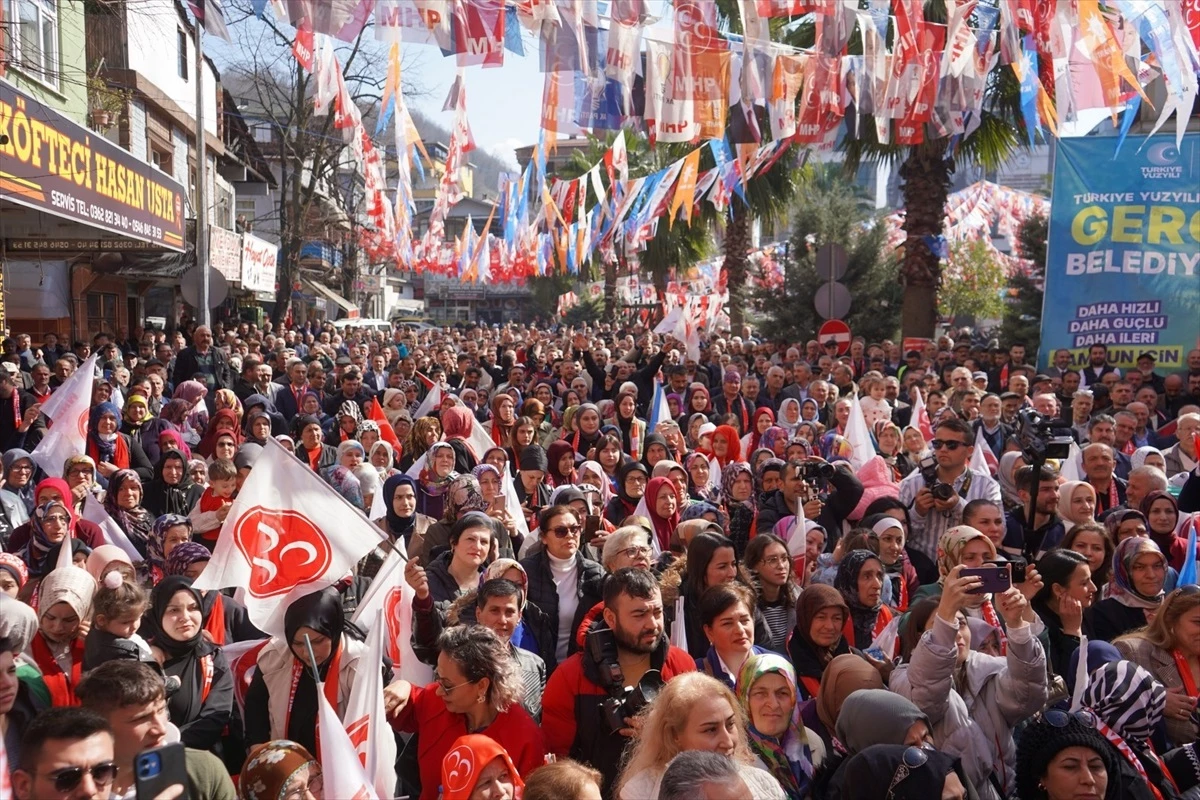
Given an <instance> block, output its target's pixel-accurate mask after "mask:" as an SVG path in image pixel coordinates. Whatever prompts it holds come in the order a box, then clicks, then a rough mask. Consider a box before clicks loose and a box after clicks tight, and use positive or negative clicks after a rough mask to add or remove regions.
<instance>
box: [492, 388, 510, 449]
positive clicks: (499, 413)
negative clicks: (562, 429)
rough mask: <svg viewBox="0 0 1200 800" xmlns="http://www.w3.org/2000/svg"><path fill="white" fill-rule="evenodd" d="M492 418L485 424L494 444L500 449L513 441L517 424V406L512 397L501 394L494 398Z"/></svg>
mask: <svg viewBox="0 0 1200 800" xmlns="http://www.w3.org/2000/svg"><path fill="white" fill-rule="evenodd" d="M491 409H492V418H491V419H490V420H488V421H487V422H485V423H484V427H485V428H486V429H487V432H488V435H489V436H491V437H492V442H493V443H495V444H496V445H498V446H500V447H504V446H505V445H508V444H509V443H510V441H511V440H512V433H513V428H514V427H515V426H516V424H517V404H516V401H515V400H513V397H512V395H510V394H507V393H505V392H501V393H499V394H497V395H495V396H494V397H493V398H492V402H491Z"/></svg>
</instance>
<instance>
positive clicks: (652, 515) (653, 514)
mask: <svg viewBox="0 0 1200 800" xmlns="http://www.w3.org/2000/svg"><path fill="white" fill-rule="evenodd" d="M643 502H644V503H645V506H646V516H647V518H649V520H650V524H651V525H653V526H654V539H653V541H652V542H651V545H653V550H654V551H655V552H656V553H660V552H663V551H665V550H667V549H668V547H669V545H670V543H671V534H673V533H674V532H675V529H676V528H677V527H679V490H678V487H676V485H675V483H674V482H673V481H672V480H671V479H670V478H663V477H660V478H651V479H650V480H649V482H648V483H647V484H646V492H645V494H644V495H643ZM614 524H617V523H614Z"/></svg>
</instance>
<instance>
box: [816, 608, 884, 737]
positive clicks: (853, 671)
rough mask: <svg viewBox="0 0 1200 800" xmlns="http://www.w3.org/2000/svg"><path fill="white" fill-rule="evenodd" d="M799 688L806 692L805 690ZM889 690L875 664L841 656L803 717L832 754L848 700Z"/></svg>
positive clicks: (832, 663)
mask: <svg viewBox="0 0 1200 800" xmlns="http://www.w3.org/2000/svg"><path fill="white" fill-rule="evenodd" d="M827 588H828V587H827ZM805 591H806V592H807V591H808V589H805ZM797 688H798V689H800V691H802V692H803V691H804V690H803V688H802V687H797ZM886 688H887V687H886V686H884V683H883V677H882V676H881V675H880V673H879V669H878V668H877V667H876V666H875V665H874V664H872V663H871V662H870V661H867V660H866V659H865V658H863V657H862V656H860V655H856V654H854V653H842V654H841V655H839V656H834V658H833V660H832V661H830V662H829V663H828V664H827V665H826V667H825V671H824V674H823V675H822V676H821V678H820V686H819V687H817V693H816V697H810V699H808V700H807V701H804V702H803V703H802V704H801V709H800V716H801V718H802V719H803V720H804V724H805V725H806V726H807V727H808V728H809V729H810V730H812V731H816V732H817V734H818V735H819V736H820V737H821V741H822V742H824V743H825V752H826V753H832V752H833V749H834V744H833V737H834V731H835V730H836V729H837V719H838V715H839V714H841V712H842V706H843V705H844V704H845V702H846V698H847V697H849V696H850V695H852V694H854V693H855V692H857V691H858V690H859V689H886Z"/></svg>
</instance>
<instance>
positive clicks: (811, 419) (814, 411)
mask: <svg viewBox="0 0 1200 800" xmlns="http://www.w3.org/2000/svg"><path fill="white" fill-rule="evenodd" d="M806 422H807V423H810V424H811V423H818V424H824V423H822V422H821V407H820V406H819V405H817V401H816V400H813V399H812V398H811V397H806V398H804V400H803V401H801V403H800V423H799V424H797V425H796V426H795V428H794V430H796V429H799V426H800V424H803V423H806Z"/></svg>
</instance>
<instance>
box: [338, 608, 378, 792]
mask: <svg viewBox="0 0 1200 800" xmlns="http://www.w3.org/2000/svg"><path fill="white" fill-rule="evenodd" d="M364 621H365V622H367V623H368V624H367V625H365V626H363V627H365V628H366V629H367V631H368V633H367V654H366V656H365V660H364V661H363V663H365V664H382V663H383V653H384V642H383V640H384V635H385V633H386V630H387V629H386V628H385V626H384V620H383V611H382V610H378V611H376V612H375V614H374V615H373V616H372V617H370V618H369V619H366V620H364ZM343 721H344V723H345V727H346V734H347V735H348V736H349V737H350V744H352V745H353V746H354V749H355V751H356V752H357V755H358V758H359V761H360V763H361V764H362V766H363V769H364V770H365V771H366V776H367V778H368V779H369V780H371V782H372V783H374V785H375V792H376V794H378V795H379V796H380V797H391V796H392V795H393V794H394V793H395V787H396V766H395V764H396V737H395V736H393V735H392V726H391V725H389V724H388V721H387V710H386V708H385V707H384V704H383V673H382V672H381V671H380V670H378V669H368V670H365V671H364V672H362V673H360V674H359V676H358V678H357V679H356V680H355V681H354V685H353V686H351V687H350V699H349V700H347V701H346V718H345V720H343ZM321 746H322V747H324V743H323V742H322V745H321Z"/></svg>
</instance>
